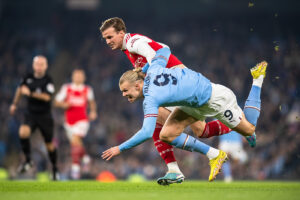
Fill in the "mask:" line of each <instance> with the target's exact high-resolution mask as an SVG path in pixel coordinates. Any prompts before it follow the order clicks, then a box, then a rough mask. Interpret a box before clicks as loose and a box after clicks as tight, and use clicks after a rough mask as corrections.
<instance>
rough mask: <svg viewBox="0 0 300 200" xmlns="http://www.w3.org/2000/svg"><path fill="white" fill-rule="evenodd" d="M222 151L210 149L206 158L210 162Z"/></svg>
mask: <svg viewBox="0 0 300 200" xmlns="http://www.w3.org/2000/svg"><path fill="white" fill-rule="evenodd" d="M219 153H220V151H219V150H218V149H215V148H213V147H210V148H209V150H208V152H207V154H206V156H207V157H208V159H209V160H211V159H214V158H216V157H217V156H218V155H219Z"/></svg>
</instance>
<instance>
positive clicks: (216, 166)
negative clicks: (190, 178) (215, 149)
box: [208, 150, 228, 181]
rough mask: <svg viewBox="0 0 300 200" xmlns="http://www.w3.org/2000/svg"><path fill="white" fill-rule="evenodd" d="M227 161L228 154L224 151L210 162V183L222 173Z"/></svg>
mask: <svg viewBox="0 0 300 200" xmlns="http://www.w3.org/2000/svg"><path fill="white" fill-rule="evenodd" d="M227 160H228V157H227V154H226V153H225V152H224V151H221V150H220V153H219V155H218V156H217V157H216V158H214V159H211V160H210V161H209V165H210V174H209V177H208V181H213V180H215V178H216V176H217V175H218V174H219V172H220V171H221V168H222V165H223V163H224V162H226V161H227Z"/></svg>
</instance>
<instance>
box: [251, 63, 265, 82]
mask: <svg viewBox="0 0 300 200" xmlns="http://www.w3.org/2000/svg"><path fill="white" fill-rule="evenodd" d="M267 66H268V63H267V62H266V61H262V62H260V63H258V64H257V65H255V67H252V68H251V69H250V71H251V75H252V77H253V79H257V78H258V77H259V76H260V75H263V76H264V77H265V76H266V69H267Z"/></svg>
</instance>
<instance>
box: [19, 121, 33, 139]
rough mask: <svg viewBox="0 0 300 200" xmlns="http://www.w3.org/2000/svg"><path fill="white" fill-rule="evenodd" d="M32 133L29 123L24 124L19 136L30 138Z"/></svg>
mask: <svg viewBox="0 0 300 200" xmlns="http://www.w3.org/2000/svg"><path fill="white" fill-rule="evenodd" d="M30 133H31V129H30V126H29V125H26V124H22V125H21V126H20V128H19V136H20V138H22V139H23V138H29V137H30Z"/></svg>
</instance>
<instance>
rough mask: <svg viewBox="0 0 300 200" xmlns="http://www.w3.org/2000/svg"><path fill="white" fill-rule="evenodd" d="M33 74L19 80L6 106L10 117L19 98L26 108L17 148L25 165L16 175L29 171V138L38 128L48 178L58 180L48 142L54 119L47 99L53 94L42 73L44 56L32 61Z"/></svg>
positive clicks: (44, 67)
mask: <svg viewBox="0 0 300 200" xmlns="http://www.w3.org/2000/svg"><path fill="white" fill-rule="evenodd" d="M32 67H33V73H29V74H28V75H26V76H25V77H23V79H22V81H21V83H20V85H19V87H18V88H17V91H16V94H15V97H14V100H13V103H12V104H11V106H10V114H11V115H13V114H14V113H15V111H16V109H17V105H18V103H19V101H20V99H21V97H22V96H24V97H26V99H27V108H26V111H25V113H24V122H23V123H22V124H21V126H20V128H19V136H20V141H21V147H22V150H23V153H24V155H25V162H24V163H22V164H21V166H20V167H19V169H18V172H19V173H25V172H27V171H28V170H29V169H31V168H32V166H33V163H32V160H31V156H30V141H29V138H30V135H31V133H33V132H34V130H35V129H36V128H39V129H40V131H41V133H42V135H43V138H44V140H45V143H46V147H47V150H48V155H49V158H50V161H51V163H52V179H53V180H57V179H58V170H57V166H56V160H57V159H56V157H57V156H56V155H57V153H56V149H55V146H54V144H53V142H52V138H53V129H54V120H53V118H52V114H51V98H52V95H53V94H54V91H55V89H54V85H53V82H52V78H51V77H50V76H49V75H48V74H46V71H47V68H48V61H47V58H46V57H45V56H41V55H39V56H35V57H34V58H33V64H32Z"/></svg>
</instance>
